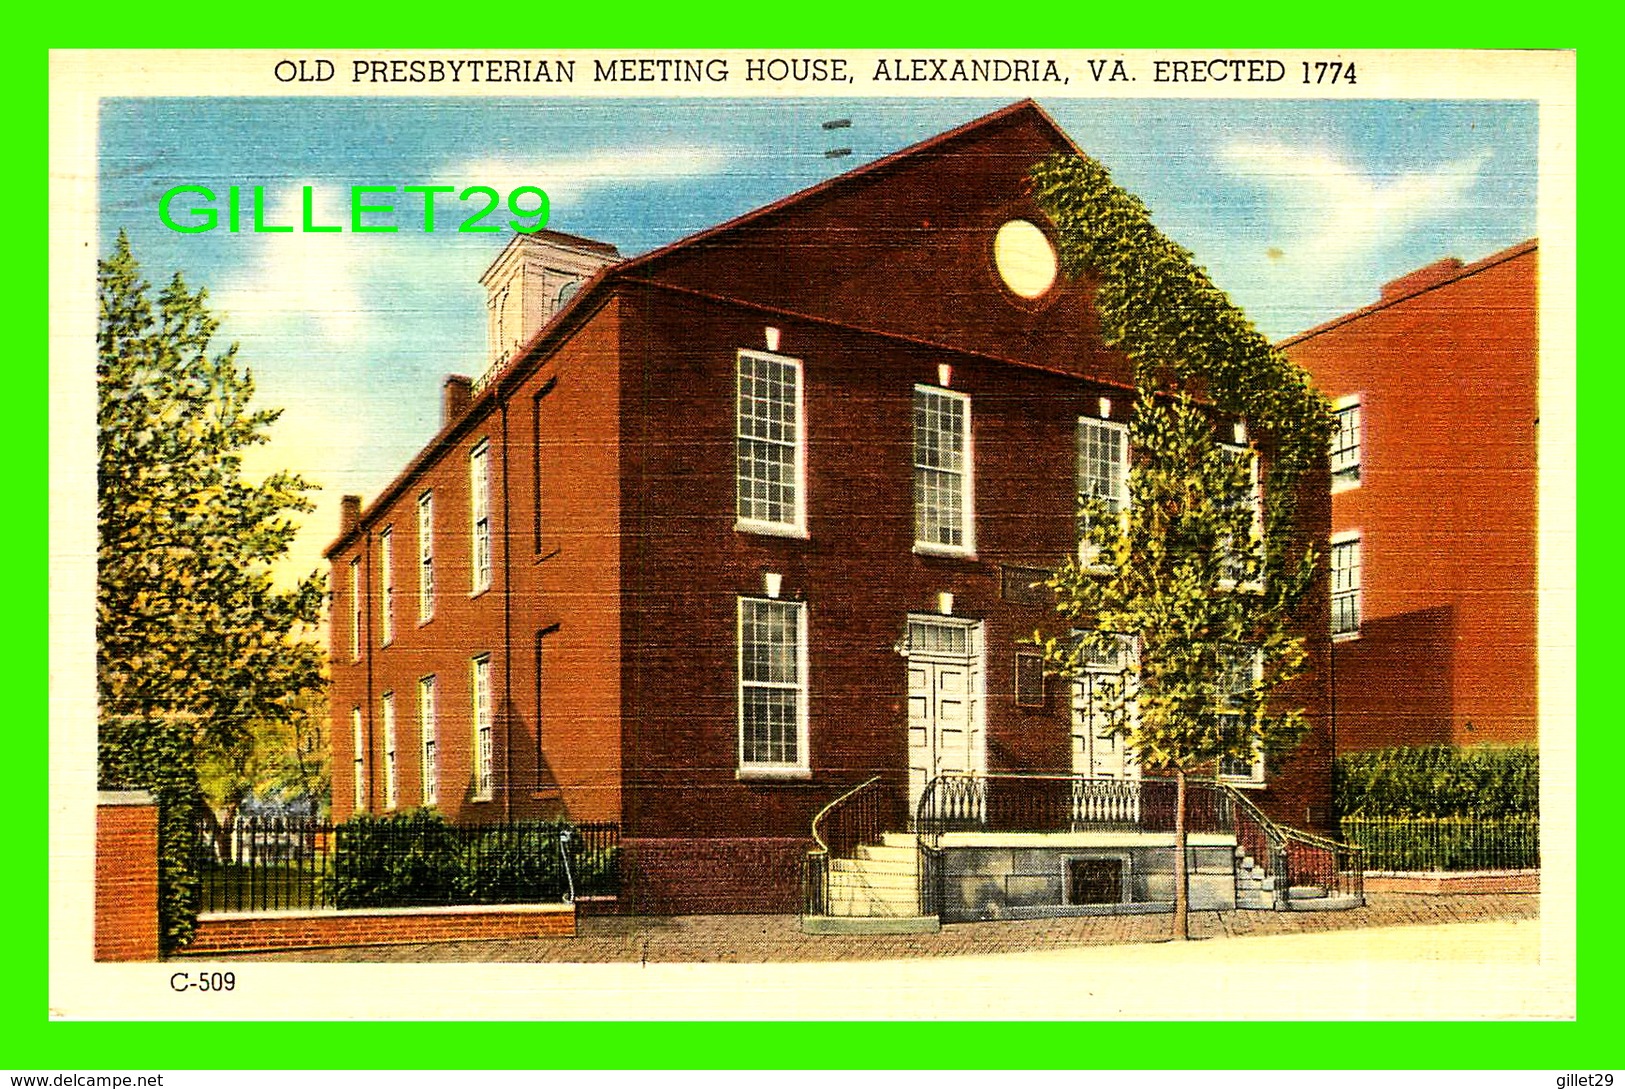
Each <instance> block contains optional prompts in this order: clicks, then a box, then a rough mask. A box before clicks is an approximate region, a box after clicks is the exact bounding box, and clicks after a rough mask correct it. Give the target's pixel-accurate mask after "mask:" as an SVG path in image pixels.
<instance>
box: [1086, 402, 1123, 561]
mask: <svg viewBox="0 0 1625 1089" xmlns="http://www.w3.org/2000/svg"><path fill="white" fill-rule="evenodd" d="M1077 483H1078V498H1079V499H1080V500H1090V499H1092V500H1097V501H1099V502H1101V503H1104V504H1105V505H1106V509H1107V510H1109V511H1110V512H1111V513H1112V514H1117V515H1120V514H1122V513H1123V512H1124V511H1126V510H1128V504H1129V493H1128V425H1127V424H1122V423H1114V422H1113V421H1111V420H1097V419H1094V418H1093V417H1088V416H1084V417H1079V419H1078V482H1077ZM1087 529H1088V527H1087V526H1085V525H1082V524H1080V525H1079V527H1078V531H1079V533H1078V537H1079V540H1078V557H1079V558H1080V559H1081V560H1082V561H1083V562H1084V563H1085V564H1086V565H1087V564H1093V563H1096V562H1099V559H1100V557H1099V555H1098V553H1099V548H1098V547H1097V546H1095V545H1094V544H1092V543H1091V542H1090V541H1089V540H1087V538H1086V531H1087Z"/></svg>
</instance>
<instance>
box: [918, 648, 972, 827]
mask: <svg viewBox="0 0 1625 1089" xmlns="http://www.w3.org/2000/svg"><path fill="white" fill-rule="evenodd" d="M983 766H984V763H983V742H982V648H981V625H979V624H974V623H966V622H964V621H951V620H945V619H926V618H915V617H910V618H909V655H908V800H909V813H910V814H911V815H912V814H913V813H914V811H915V810H916V808H917V807H918V805H919V801H920V795H921V794H923V793H924V792H925V787H926V784H927V783H929V782H930V781H931V780H932V779H934V778H935V777H937V776H938V775H948V774H954V773H958V774H962V775H965V774H976V773H978V772H980V771H982V769H983Z"/></svg>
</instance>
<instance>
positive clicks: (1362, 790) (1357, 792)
mask: <svg viewBox="0 0 1625 1089" xmlns="http://www.w3.org/2000/svg"><path fill="white" fill-rule="evenodd" d="M1333 784H1334V790H1335V795H1336V804H1337V812H1338V813H1339V814H1340V815H1341V816H1343V817H1455V816H1475V817H1493V818H1510V817H1533V816H1535V815H1537V814H1538V813H1539V812H1540V753H1539V751H1538V750H1537V749H1535V748H1534V747H1532V746H1488V745H1486V746H1479V747H1476V748H1463V749H1458V748H1454V747H1451V746H1449V745H1432V746H1427V747H1421V748H1408V749H1379V750H1377V751H1375V752H1355V753H1345V754H1343V755H1342V756H1339V757H1338V758H1337V762H1336V764H1335V766H1334V770H1333Z"/></svg>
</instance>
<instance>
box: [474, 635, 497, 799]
mask: <svg viewBox="0 0 1625 1089" xmlns="http://www.w3.org/2000/svg"><path fill="white" fill-rule="evenodd" d="M493 744H494V738H493V737H492V722H491V658H490V656H489V655H481V656H480V657H478V658H475V659H474V798H475V800H476V801H490V800H491V791H492V784H493V782H494V779H493V769H494V768H495V761H494V759H493V755H492V745H493Z"/></svg>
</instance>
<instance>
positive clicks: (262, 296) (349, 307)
mask: <svg viewBox="0 0 1625 1089" xmlns="http://www.w3.org/2000/svg"><path fill="white" fill-rule="evenodd" d="M307 185H309V187H310V190H311V213H312V214H311V222H312V223H314V224H318V225H330V224H342V225H343V226H344V227H345V228H346V229H345V230H344V231H339V232H332V233H328V232H308V231H303V230H300V229H299V228H300V226H301V224H302V222H303V217H304V191H305V187H306V186H307ZM268 196H270V197H271V207H270V208H269V209H268V210H267V212H266V215H265V222H266V223H268V224H273V225H278V226H292V227H293V228H294V230H293V231H291V232H286V233H274V234H273V233H255V234H253V235H250V236H249V238H250V239H252V242H251V245H253V247H254V249H253V251H252V252H251V253H250V255H249V259H248V261H247V262H246V263H245V265H244V267H243V268H242V275H241V277H240V278H237V279H235V280H234V281H233V282H232V283H229V284H228V285H226V286H225V287H224V288H223V289H222V290H220V291H219V292H218V293H217V294H216V298H215V300H214V301H215V305H216V306H218V307H219V309H221V310H224V311H226V312H227V313H228V314H229V315H230V316H231V317H232V318H233V319H236V321H238V322H241V323H242V324H243V326H244V327H246V328H254V329H265V328H268V327H274V326H277V325H281V324H283V323H285V322H287V321H290V320H293V321H300V322H306V323H309V325H310V326H313V328H311V329H310V331H311V332H312V333H313V334H315V335H317V336H319V337H321V338H322V339H326V340H335V341H337V340H346V339H350V338H353V337H354V336H356V335H357V334H358V333H359V332H360V330H361V328H362V326H363V324H364V323H365V322H366V317H367V316H366V311H365V309H364V307H363V305H362V292H361V283H362V277H363V273H364V270H365V268H366V260H367V258H368V257H369V256H371V255H372V253H371V252H370V251H374V250H375V249H376V247H368V246H366V245H365V244H364V243H365V242H366V241H370V239H369V238H367V236H357V235H354V234H351V233H350V232H349V230H348V227H349V223H348V218H349V210H350V209H349V199H348V193H344V194H342V195H341V193H340V191H339V189H338V188H336V187H334V186H323V185H312V184H310V183H296V184H292V185H288V186H286V187H283V188H282V189H281V191H280V192H273V193H270V194H268ZM244 203H245V204H247V201H246V200H245V202H244ZM243 214H244V216H245V218H246V217H247V216H248V215H250V214H251V213H250V212H249V210H248V209H247V208H246V207H245V208H244V209H243ZM364 251H368V252H364Z"/></svg>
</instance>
